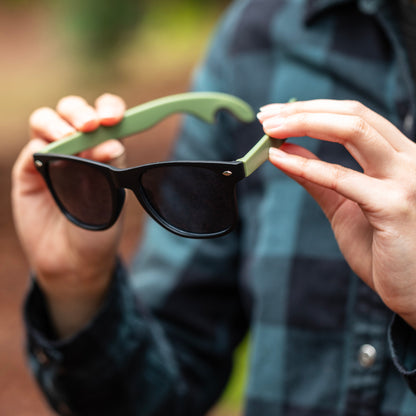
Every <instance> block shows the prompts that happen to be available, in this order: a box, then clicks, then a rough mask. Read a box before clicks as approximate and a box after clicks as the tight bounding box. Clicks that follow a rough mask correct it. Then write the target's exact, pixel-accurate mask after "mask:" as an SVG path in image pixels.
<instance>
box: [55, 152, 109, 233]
mask: <svg viewBox="0 0 416 416" xmlns="http://www.w3.org/2000/svg"><path fill="white" fill-rule="evenodd" d="M48 174H49V180H50V183H51V185H52V188H53V191H54V193H55V196H56V198H57V199H58V200H59V202H60V204H61V206H62V208H63V210H64V211H66V213H67V214H69V215H70V216H71V217H72V218H73V219H75V220H76V221H78V222H80V223H82V224H83V225H89V226H91V227H105V226H106V225H107V224H108V223H109V222H110V220H111V218H112V216H113V209H114V202H113V193H112V190H111V185H110V183H109V181H108V179H107V177H106V176H105V175H104V174H103V173H102V172H100V170H99V169H97V168H95V167H94V166H89V165H87V164H85V163H80V162H77V161H74V160H52V161H50V162H49V168H48Z"/></svg>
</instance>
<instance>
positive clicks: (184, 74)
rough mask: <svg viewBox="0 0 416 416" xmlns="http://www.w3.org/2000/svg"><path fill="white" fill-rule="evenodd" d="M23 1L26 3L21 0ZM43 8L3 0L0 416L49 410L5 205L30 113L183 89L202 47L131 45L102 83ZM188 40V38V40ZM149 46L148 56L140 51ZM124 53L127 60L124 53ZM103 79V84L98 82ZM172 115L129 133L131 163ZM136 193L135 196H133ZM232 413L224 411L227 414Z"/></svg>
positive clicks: (131, 222) (156, 141)
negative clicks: (28, 341)
mask: <svg viewBox="0 0 416 416" xmlns="http://www.w3.org/2000/svg"><path fill="white" fill-rule="evenodd" d="M25 4H26V3H25ZM50 20H51V19H50V16H48V12H46V11H45V10H38V9H37V8H33V7H32V8H30V7H26V8H14V9H12V10H10V9H6V8H5V7H4V6H2V5H1V3H0V56H1V57H2V58H1V65H0V145H1V151H0V195H2V197H1V199H0V415H1V416H29V415H30V416H33V415H36V416H48V415H52V414H54V413H53V412H51V411H50V410H49V408H48V406H47V405H46V404H45V402H44V400H43V398H42V397H41V395H40V393H39V391H38V389H37V387H36V385H35V382H34V381H33V379H32V376H31V374H30V373H29V371H28V369H27V366H26V362H25V356H24V335H23V326H22V316H21V308H22V302H23V298H24V294H25V291H26V288H27V285H28V265H27V263H26V260H25V258H24V255H23V253H22V251H21V248H20V246H19V242H18V240H17V237H16V235H15V232H14V227H13V221H12V213H11V206H10V173H11V169H12V165H13V163H14V160H15V159H16V157H17V155H18V152H19V150H20V149H21V148H22V146H23V145H24V143H25V142H26V141H27V139H28V127H27V119H28V116H29V114H30V112H31V111H32V110H33V109H35V108H36V107H39V106H43V105H48V106H54V105H55V103H56V102H57V100H58V99H59V98H60V97H62V96H64V95H67V94H73V93H75V94H80V95H84V96H86V97H87V98H88V99H90V100H93V99H94V98H95V97H96V96H97V95H98V94H99V93H101V92H104V90H106V91H111V92H114V93H117V94H120V95H122V96H123V97H125V99H126V101H127V103H128V106H133V105H136V104H139V103H141V102H144V101H147V100H150V99H153V98H157V97H160V96H163V95H168V94H172V93H178V92H183V91H186V90H187V88H188V82H189V78H190V74H191V68H193V67H194V64H195V62H196V61H197V59H198V58H199V56H196V55H197V54H196V53H189V50H188V48H193V49H194V50H203V48H204V44H201V43H200V44H196V45H195V42H196V41H195V40H193V41H192V42H193V44H190V45H188V46H186V45H185V46H184V47H183V50H181V51H180V53H182V54H183V59H181V56H177V51H176V58H177V59H176V60H175V64H173V65H171V66H169V67H167V66H166V64H163V62H171V59H170V58H171V56H168V57H165V58H166V59H164V57H163V56H162V57H161V56H160V54H159V55H158V54H156V53H154V51H153V50H152V44H151V41H150V46H148V49H146V50H144V51H143V50H142V51H137V50H136V51H135V50H134V49H132V50H131V51H130V53H127V54H126V55H127V57H125V58H122V59H120V62H121V63H120V64H119V65H118V68H117V70H116V71H114V75H113V76H112V77H108V76H107V78H106V79H105V80H104V81H103V79H102V78H100V77H101V75H102V74H101V75H100V76H98V78H100V82H98V81H97V77H95V75H94V74H91V73H89V70H88V68H87V67H85V68H83V67H82V65H83V64H82V63H81V64H78V67H77V68H76V69H74V68H73V67H72V66H73V65H72V64H73V61H72V57H71V56H68V55H67V54H65V53H63V52H62V48H61V45H60V43H59V41H58V40H57V36H55V35H54V31H53V24H51V23H50ZM192 42H191V43H192ZM143 53H146V54H147V55H148V58H147V59H141V58H140V55H141V54H143ZM129 56H130V58H131V59H129ZM103 85H104V86H105V87H103ZM178 123H179V120H178V119H177V118H170V119H168V120H166V121H164V122H163V123H161V124H160V125H159V126H157V127H156V128H154V129H152V130H150V131H148V132H146V133H144V134H142V135H141V137H140V140H135V139H134V138H132V139H127V140H126V141H125V143H126V147H127V149H128V159H129V165H130V164H134V163H142V162H148V161H156V160H160V159H163V158H164V157H165V156H166V154H167V152H168V150H169V145H170V143H171V141H172V138H173V137H174V135H175V132H176V130H177V127H178ZM132 199H133V198H132ZM130 202H132V203H129V204H128V205H127V209H126V211H127V212H126V216H127V220H126V232H125V236H124V239H123V244H122V254H123V256H124V257H125V259H126V260H127V261H128V259H129V258H130V257H131V254H132V253H133V251H134V248H135V246H136V243H137V236H138V235H139V233H140V229H141V223H142V219H143V215H142V211H141V209H140V208H139V207H138V204H136V203H135V201H134V200H132V201H130ZM228 414H229V413H228Z"/></svg>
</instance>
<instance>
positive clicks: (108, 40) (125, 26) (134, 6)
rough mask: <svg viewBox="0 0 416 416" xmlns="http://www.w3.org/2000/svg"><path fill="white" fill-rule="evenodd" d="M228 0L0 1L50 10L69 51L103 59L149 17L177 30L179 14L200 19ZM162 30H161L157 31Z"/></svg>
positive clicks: (222, 5)
mask: <svg viewBox="0 0 416 416" xmlns="http://www.w3.org/2000/svg"><path fill="white" fill-rule="evenodd" d="M229 2H230V0H211V1H210V2H208V3H207V2H203V1H201V0H117V1H114V0H60V1H58V2H57V1H54V0H0V6H3V7H9V8H15V9H18V8H21V7H36V6H39V7H42V6H45V7H46V8H47V9H48V10H52V13H54V14H55V18H56V21H57V23H56V24H57V31H61V32H62V33H63V34H64V35H65V36H66V37H67V39H68V40H69V42H70V44H72V47H73V49H75V50H76V52H77V53H79V54H80V55H84V56H85V57H89V58H93V59H99V60H103V59H104V60H105V59H108V58H109V57H111V56H113V55H114V53H116V52H117V50H118V48H119V47H120V45H122V44H123V42H124V41H126V40H128V39H129V37H130V36H132V34H134V33H135V32H136V31H137V29H138V27H139V26H140V23H142V22H143V21H145V20H146V19H147V18H148V17H149V16H150V19H152V16H154V15H155V14H156V15H159V16H160V15H162V14H165V17H166V18H167V19H169V20H170V23H171V24H175V21H177V23H178V25H177V27H178V30H180V25H181V19H182V16H181V15H182V14H185V16H191V17H192V16H193V17H196V18H201V19H202V18H203V17H204V14H205V13H208V14H210V12H211V11H212V10H213V9H217V10H221V9H222V8H224V6H225V5H226V4H228V3H229ZM160 29H161V30H163V27H161V28H160Z"/></svg>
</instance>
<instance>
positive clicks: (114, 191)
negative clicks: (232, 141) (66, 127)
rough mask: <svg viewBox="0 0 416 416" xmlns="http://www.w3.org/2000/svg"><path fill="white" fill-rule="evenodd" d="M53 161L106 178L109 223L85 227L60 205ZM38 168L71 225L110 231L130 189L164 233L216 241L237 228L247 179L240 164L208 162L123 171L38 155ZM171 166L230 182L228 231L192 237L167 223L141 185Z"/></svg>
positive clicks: (75, 159) (158, 164)
mask: <svg viewBox="0 0 416 416" xmlns="http://www.w3.org/2000/svg"><path fill="white" fill-rule="evenodd" d="M53 161H73V162H76V163H79V164H85V165H88V166H89V167H93V168H94V169H96V170H98V171H99V172H100V174H101V175H103V176H104V177H105V179H106V180H107V182H108V184H109V185H110V189H111V200H112V207H113V209H112V213H111V217H110V219H109V221H108V222H106V223H104V224H101V225H91V224H88V223H84V222H82V221H80V220H79V219H77V218H76V217H74V216H73V215H72V214H71V213H70V212H69V211H68V210H67V209H66V207H65V205H64V204H63V203H62V202H61V200H60V198H59V196H58V195H57V194H56V192H55V189H54V186H53V184H52V181H51V178H50V176H49V163H50V162H53ZM35 164H36V167H37V169H38V171H39V172H40V174H41V175H42V176H43V178H44V180H45V182H46V184H47V186H48V188H49V191H50V193H51V195H52V197H53V198H54V200H55V202H56V204H57V205H58V207H59V209H60V210H61V212H62V213H63V214H64V215H65V217H66V218H68V219H69V220H70V221H71V222H72V223H74V224H76V225H78V226H79V227H82V228H84V229H87V230H93V231H102V230H105V229H107V228H110V227H111V226H112V225H113V224H114V223H115V222H116V220H117V218H118V217H119V215H120V212H121V210H122V208H123V204H124V200H125V189H130V190H131V191H133V193H134V194H135V196H136V198H137V200H138V201H139V203H140V204H141V206H142V207H143V208H144V210H145V211H146V212H147V213H148V214H149V215H150V217H152V218H153V219H154V220H155V221H156V222H157V223H158V224H160V225H161V226H162V227H164V228H165V229H167V230H169V231H171V232H172V233H174V234H177V235H180V236H182V237H188V238H215V237H220V236H222V235H225V234H228V233H229V232H230V231H231V230H232V229H233V228H234V227H235V224H236V222H237V221H236V220H237V201H236V196H235V185H236V184H237V182H238V181H240V180H241V179H244V178H245V173H244V167H243V164H242V163H241V162H239V161H233V162H216V161H212V162H206V161H169V162H156V163H149V164H145V165H140V166H135V167H132V168H126V169H120V168H116V167H114V166H110V165H107V164H105V163H100V162H96V161H92V160H88V159H83V158H80V157H78V156H70V155H57V154H38V155H37V156H36V162H35ZM172 166H186V167H199V168H204V169H209V170H211V171H213V172H214V173H216V174H218V175H222V176H223V177H224V180H226V181H228V185H229V186H232V187H233V190H234V192H233V196H232V198H233V204H234V208H235V209H234V210H233V221H232V224H230V226H229V227H227V228H225V229H224V230H221V231H218V232H213V233H204V234H202V233H193V232H190V231H186V230H182V229H179V228H177V227H175V226H174V225H172V224H170V223H169V222H167V221H166V220H165V219H164V218H163V217H162V216H161V215H160V214H159V213H158V211H157V210H156V209H155V208H154V207H153V206H152V204H151V203H150V202H149V199H148V197H147V196H146V193H145V190H144V188H143V186H142V184H141V177H142V175H143V174H144V173H145V172H147V171H148V170H150V169H154V168H155V167H156V168H160V167H172Z"/></svg>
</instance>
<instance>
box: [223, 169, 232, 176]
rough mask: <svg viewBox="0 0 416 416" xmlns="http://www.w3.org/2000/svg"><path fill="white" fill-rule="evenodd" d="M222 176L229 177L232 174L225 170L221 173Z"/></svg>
mask: <svg viewBox="0 0 416 416" xmlns="http://www.w3.org/2000/svg"><path fill="white" fill-rule="evenodd" d="M222 174H223V175H224V176H231V175H232V174H233V173H232V172H231V171H230V170H226V171H224V172H223V173H222Z"/></svg>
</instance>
